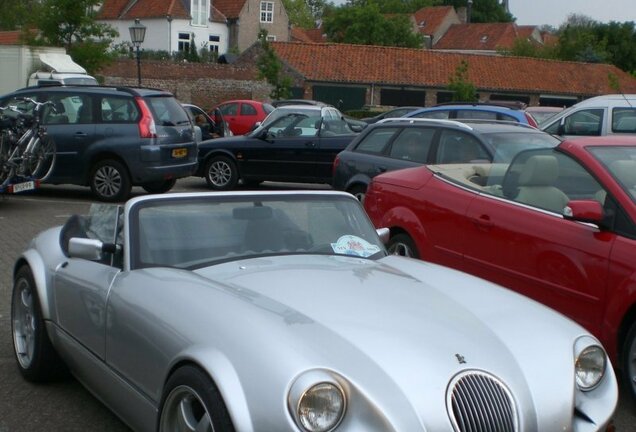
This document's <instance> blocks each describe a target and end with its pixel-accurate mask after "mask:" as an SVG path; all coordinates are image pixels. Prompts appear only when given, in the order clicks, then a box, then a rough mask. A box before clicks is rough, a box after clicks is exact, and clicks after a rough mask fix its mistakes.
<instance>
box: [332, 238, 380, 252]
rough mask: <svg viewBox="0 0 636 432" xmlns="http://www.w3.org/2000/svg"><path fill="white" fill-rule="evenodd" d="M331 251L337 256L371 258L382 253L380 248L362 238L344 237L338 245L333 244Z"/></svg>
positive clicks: (339, 240)
mask: <svg viewBox="0 0 636 432" xmlns="http://www.w3.org/2000/svg"><path fill="white" fill-rule="evenodd" d="M331 249H333V251H334V252H335V253H337V254H342V255H353V256H358V257H363V258H366V257H370V256H371V255H373V254H375V253H378V252H380V248H379V247H378V246H376V245H374V244H371V243H369V242H368V241H366V240H364V239H361V238H360V237H357V236H353V235H343V236H342V237H340V238H339V239H338V241H337V242H336V243H331Z"/></svg>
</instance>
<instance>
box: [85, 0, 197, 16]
mask: <svg viewBox="0 0 636 432" xmlns="http://www.w3.org/2000/svg"><path fill="white" fill-rule="evenodd" d="M167 15H170V16H172V17H173V18H185V19H189V18H190V12H189V11H188V10H187V9H186V8H185V6H184V3H183V2H182V1H180V0H167V1H166V0H104V2H103V4H102V9H101V10H100V12H99V13H98V15H97V19H101V20H109V19H123V20H129V19H135V18H140V19H143V18H163V17H166V16H167Z"/></svg>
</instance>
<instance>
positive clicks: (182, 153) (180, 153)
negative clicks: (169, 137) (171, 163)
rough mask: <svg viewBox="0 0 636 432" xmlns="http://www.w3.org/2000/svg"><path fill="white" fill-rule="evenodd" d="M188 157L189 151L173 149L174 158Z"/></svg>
mask: <svg viewBox="0 0 636 432" xmlns="http://www.w3.org/2000/svg"><path fill="white" fill-rule="evenodd" d="M187 155H188V149H185V148H177V149H172V157H173V158H182V157H186V156H187Z"/></svg>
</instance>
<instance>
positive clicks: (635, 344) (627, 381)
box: [621, 322, 636, 404]
mask: <svg viewBox="0 0 636 432" xmlns="http://www.w3.org/2000/svg"><path fill="white" fill-rule="evenodd" d="M621 379H622V381H623V385H624V387H625V390H627V393H629V395H630V396H631V399H632V403H634V404H636V322H634V323H632V326H631V328H630V329H629V331H628V332H627V336H626V337H625V343H624V345H623V349H622V355H621Z"/></svg>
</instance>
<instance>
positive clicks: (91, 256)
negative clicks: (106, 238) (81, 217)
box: [68, 237, 104, 261]
mask: <svg viewBox="0 0 636 432" xmlns="http://www.w3.org/2000/svg"><path fill="white" fill-rule="evenodd" d="M103 251H104V243H103V242H102V241H100V240H95V239H87V238H80V237H73V238H71V239H70V240H69V242H68V254H69V256H71V257H73V258H83V259H87V260H91V261H100V260H101V259H102V253H103Z"/></svg>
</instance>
